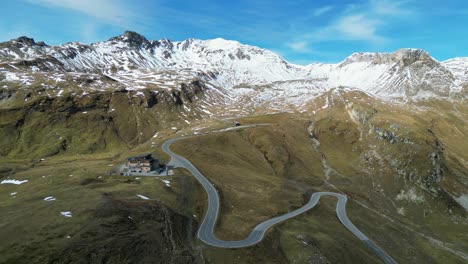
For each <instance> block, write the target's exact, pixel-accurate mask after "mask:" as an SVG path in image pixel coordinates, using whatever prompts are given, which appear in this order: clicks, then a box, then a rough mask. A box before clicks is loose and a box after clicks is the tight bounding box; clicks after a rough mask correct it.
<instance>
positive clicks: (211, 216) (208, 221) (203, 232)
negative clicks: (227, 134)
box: [162, 124, 396, 263]
mask: <svg viewBox="0 0 468 264" xmlns="http://www.w3.org/2000/svg"><path fill="white" fill-rule="evenodd" d="M262 125H264V124H262ZM253 126H258V125H251V126H241V127H236V128H233V129H229V130H234V129H242V128H246V127H253ZM223 131H227V130H221V131H219V132H223ZM189 137H193V136H187V137H180V138H173V139H169V140H167V141H166V142H164V144H163V145H162V150H163V151H164V152H166V153H167V154H168V155H169V156H170V157H171V161H170V162H169V164H168V165H169V166H173V167H180V168H185V169H187V170H189V171H190V172H191V173H192V174H193V176H194V177H195V178H196V179H197V180H198V181H199V182H200V184H201V185H202V186H203V188H204V189H205V191H206V193H207V194H208V209H207V211H206V214H205V216H204V218H203V222H202V223H201V225H200V228H199V229H198V238H199V239H200V240H201V241H203V242H204V243H206V244H208V245H211V246H215V247H222V248H242V247H248V246H251V245H254V244H256V243H258V242H260V241H261V240H262V239H263V237H264V236H265V233H266V231H267V230H268V229H269V228H270V227H272V226H273V225H276V224H278V223H280V222H283V221H285V220H287V219H290V218H293V217H295V216H297V215H300V214H302V213H304V212H306V211H307V210H310V209H312V208H313V207H314V206H315V205H316V204H317V203H318V202H319V200H320V197H322V196H333V197H336V198H337V199H338V202H337V205H336V215H337V216H338V219H339V220H340V222H341V223H342V224H343V225H344V226H345V227H346V228H347V229H348V230H349V231H351V233H353V234H354V235H355V236H356V237H357V238H359V239H360V240H361V241H362V242H363V243H364V244H365V245H366V246H368V247H369V248H370V249H371V250H372V251H373V252H374V253H375V254H377V255H378V256H379V257H380V258H381V259H382V261H383V262H384V263H396V262H395V260H393V259H392V257H390V255H388V254H387V253H386V252H385V251H384V250H383V249H381V248H380V247H379V246H377V244H375V243H374V242H372V241H371V240H370V239H369V238H368V237H367V236H366V235H364V234H363V233H362V232H361V231H359V229H357V227H356V226H355V225H353V223H351V221H350V220H349V218H348V216H347V215H346V201H347V200H348V198H347V197H346V196H345V195H343V194H340V193H334V192H316V193H314V194H312V196H311V197H310V200H309V202H308V203H307V204H305V205H304V206H302V207H301V208H299V209H296V210H294V211H292V212H289V213H287V214H284V215H280V216H277V217H274V218H271V219H269V220H267V221H265V222H262V223H260V224H258V225H257V226H256V227H255V228H254V229H253V230H252V232H251V233H250V234H249V236H248V237H247V238H245V239H243V240H238V241H226V240H221V239H218V238H217V237H216V236H215V235H214V228H215V225H216V220H217V218H218V212H219V195H218V192H217V190H216V188H215V187H214V186H213V184H212V183H211V182H209V181H208V180H207V179H206V178H205V176H203V174H202V173H201V172H200V171H199V170H198V169H197V168H196V167H195V166H194V165H193V164H192V163H191V162H190V161H188V160H187V159H185V158H184V157H182V156H179V155H177V154H175V153H174V152H172V151H171V150H170V146H171V144H172V143H174V142H176V141H179V140H182V139H184V138H189Z"/></svg>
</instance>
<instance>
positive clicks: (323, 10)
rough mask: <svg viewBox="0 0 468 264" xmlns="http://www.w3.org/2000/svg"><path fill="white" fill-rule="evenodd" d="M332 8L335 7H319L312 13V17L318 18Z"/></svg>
mask: <svg viewBox="0 0 468 264" xmlns="http://www.w3.org/2000/svg"><path fill="white" fill-rule="evenodd" d="M333 8H335V7H334V6H324V7H320V8H317V9H315V10H314V12H313V13H312V15H313V16H315V17H319V16H321V15H323V14H325V13H327V12H329V11H331V10H332V9H333Z"/></svg>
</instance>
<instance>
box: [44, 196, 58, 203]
mask: <svg viewBox="0 0 468 264" xmlns="http://www.w3.org/2000/svg"><path fill="white" fill-rule="evenodd" d="M55 200H57V199H55V197H53V196H47V197H46V198H44V201H46V202H52V201H55Z"/></svg>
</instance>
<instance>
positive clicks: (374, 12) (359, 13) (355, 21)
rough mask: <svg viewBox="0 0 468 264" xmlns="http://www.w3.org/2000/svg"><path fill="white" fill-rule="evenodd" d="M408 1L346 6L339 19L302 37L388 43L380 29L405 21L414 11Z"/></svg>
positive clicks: (377, 0) (386, 0)
mask: <svg viewBox="0 0 468 264" xmlns="http://www.w3.org/2000/svg"><path fill="white" fill-rule="evenodd" d="M408 3H409V1H389V0H369V1H368V2H366V3H364V4H350V5H347V6H346V7H345V9H344V11H343V12H342V13H341V16H339V17H338V18H336V19H334V20H332V21H330V22H329V24H328V25H326V26H325V27H323V28H319V29H316V30H315V31H312V32H311V33H309V34H305V36H306V39H308V40H310V41H314V42H321V41H328V40H354V41H368V42H371V43H382V42H384V41H386V40H387V38H386V36H385V35H383V34H382V33H381V32H382V28H384V27H387V26H391V24H392V23H394V22H395V21H400V20H404V19H408V18H409V17H412V16H414V15H415V12H414V11H413V10H412V9H411V8H409V7H408Z"/></svg>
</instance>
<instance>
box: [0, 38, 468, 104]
mask: <svg viewBox="0 0 468 264" xmlns="http://www.w3.org/2000/svg"><path fill="white" fill-rule="evenodd" d="M467 62H468V58H457V59H452V60H447V61H444V62H439V61H437V60H435V59H434V58H432V57H431V56H430V54H429V53H428V52H426V51H424V50H422V49H413V48H405V49H399V50H397V51H395V52H393V53H378V52H358V53H353V54H351V55H350V56H348V57H347V58H345V59H344V60H343V61H341V62H339V63H335V64H324V63H312V64H309V65H296V64H293V63H289V62H287V61H286V60H284V59H283V58H282V57H281V56H279V55H278V54H275V53H274V52H272V51H269V50H267V49H263V48H260V47H256V46H250V45H245V44H241V43H240V42H238V41H233V40H225V39H222V38H217V39H210V40H200V39H187V40H183V41H171V40H169V39H165V38H163V39H161V40H148V39H146V38H145V37H144V36H143V35H140V34H138V33H136V32H133V31H126V32H124V33H123V34H122V35H119V36H116V37H112V38H110V39H108V40H107V41H101V42H96V43H92V44H90V45H87V44H83V43H80V42H69V43H65V44H62V45H59V46H48V45H46V44H45V43H44V42H37V43H36V42H35V40H34V39H32V38H29V37H20V38H17V39H13V40H10V41H7V42H2V43H0V74H1V73H2V71H3V73H4V75H5V76H6V77H4V79H6V80H7V81H8V80H10V81H11V80H15V79H16V80H18V79H22V78H23V77H13V76H15V74H16V75H26V76H27V75H28V74H30V72H49V71H53V72H58V73H60V74H66V73H67V72H68V73H73V72H76V73H84V74H101V75H105V76H108V77H111V78H112V79H115V80H117V81H118V82H121V83H122V84H123V85H124V86H127V87H128V88H130V89H142V88H145V87H147V86H148V85H149V84H156V85H160V86H161V87H168V88H174V89H178V87H179V84H180V82H181V81H187V80H188V79H193V78H200V76H202V80H203V81H204V82H206V83H208V84H209V85H211V86H212V87H221V88H223V89H226V90H227V92H228V95H227V98H231V97H250V98H253V100H257V99H258V100H260V101H261V100H262V98H264V97H265V92H266V93H272V92H274V91H276V95H274V96H273V97H270V98H274V99H275V100H278V102H279V103H280V104H281V103H283V102H285V104H290V103H291V102H296V101H297V100H296V98H294V97H297V96H300V97H301V98H303V100H310V99H311V98H314V97H315V96H316V95H317V93H319V92H323V91H327V90H330V89H331V88H333V87H339V86H348V87H354V88H357V89H360V90H363V91H365V92H368V93H370V94H372V95H375V96H379V97H381V98H384V99H403V100H408V99H411V100H412V99H419V98H430V97H443V98H462V99H463V100H464V99H465V98H466V90H467V88H466V87H467V83H468V78H467V77H466V76H467V74H466V68H467V65H468V63H467ZM14 67H15V68H14ZM18 68H21V69H20V70H18ZM168 71H169V72H171V73H170V74H169V75H170V76H169V75H168V74H167V72H168ZM162 75H164V76H165V77H164V78H163V77H162ZM8 76H10V78H9V77H8ZM0 77H1V75H0ZM25 78H26V77H24V78H23V79H25ZM26 79H27V78H26ZM0 80H1V79H0ZM278 82H281V83H282V85H281V87H278V85H277V83H278ZM285 82H286V84H285ZM259 86H261V87H263V88H265V87H269V88H270V89H269V90H263V92H262V91H260V92H259V89H258V88H255V87H259ZM238 88H242V89H238ZM272 89H273V91H272ZM298 91H300V92H299V94H297V92H298ZM258 100H257V101H258ZM303 103H304V101H301V102H298V103H297V104H298V105H301V104H303Z"/></svg>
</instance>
